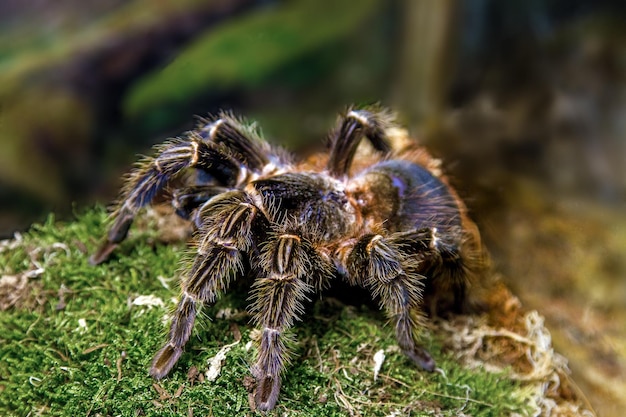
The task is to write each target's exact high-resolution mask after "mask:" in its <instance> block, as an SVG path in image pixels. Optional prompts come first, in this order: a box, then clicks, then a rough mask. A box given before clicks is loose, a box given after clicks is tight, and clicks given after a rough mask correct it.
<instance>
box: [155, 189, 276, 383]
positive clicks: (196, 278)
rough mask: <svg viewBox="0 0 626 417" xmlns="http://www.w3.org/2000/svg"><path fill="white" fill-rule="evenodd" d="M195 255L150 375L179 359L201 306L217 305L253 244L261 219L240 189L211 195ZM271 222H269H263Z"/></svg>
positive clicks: (163, 372) (240, 272) (158, 374)
mask: <svg viewBox="0 0 626 417" xmlns="http://www.w3.org/2000/svg"><path fill="white" fill-rule="evenodd" d="M203 212H204V213H205V215H206V216H205V217H204V220H205V221H204V223H203V224H202V229H201V230H200V233H199V234H198V236H200V240H199V241H198V242H197V248H196V256H195V259H194V261H193V264H192V266H191V269H190V271H189V273H188V274H187V276H186V278H185V279H183V281H182V284H181V287H182V288H181V298H180V301H179V303H178V306H177V308H176V310H175V312H174V315H173V317H172V323H171V325H170V331H169V335H168V341H167V343H166V344H165V346H163V348H162V349H161V350H159V352H157V354H156V355H155V357H154V360H153V361H152V367H151V368H150V375H152V376H153V377H154V378H156V379H161V378H163V377H164V376H165V375H167V374H168V372H169V371H170V370H171V369H172V367H173V366H174V364H175V363H176V362H177V361H178V359H179V358H180V355H181V354H182V352H183V347H184V345H185V344H186V343H187V341H188V340H189V337H190V335H191V331H192V330H193V325H194V321H195V317H196V314H197V312H198V308H199V307H200V306H201V305H203V304H206V305H213V304H214V303H215V301H216V300H217V297H218V296H219V295H220V294H221V293H223V292H224V291H225V290H226V289H227V288H228V286H229V284H230V282H231V281H232V280H234V279H236V278H238V277H240V276H242V275H243V274H244V273H245V271H244V269H245V268H244V255H245V254H246V253H247V252H248V251H249V249H250V247H251V245H252V232H251V230H252V228H253V227H254V223H255V221H256V220H258V219H260V220H261V221H262V220H263V216H262V214H261V215H258V214H259V211H258V209H257V208H256V207H255V206H254V204H253V203H252V201H251V200H250V199H249V198H248V196H247V195H246V194H245V193H244V192H242V191H230V192H227V193H224V194H221V195H219V196H217V197H215V198H213V199H212V200H211V201H210V202H209V203H207V205H206V206H205V207H203ZM265 227H267V226H265Z"/></svg>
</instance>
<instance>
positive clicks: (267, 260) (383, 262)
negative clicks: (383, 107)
mask: <svg viewBox="0 0 626 417" xmlns="http://www.w3.org/2000/svg"><path fill="white" fill-rule="evenodd" d="M398 131H399V130H398V129H397V128H395V127H394V126H393V122H392V120H391V118H390V116H389V115H388V114H387V113H386V112H384V111H380V110H377V109H363V110H355V109H350V110H348V111H347V112H346V113H345V114H343V115H342V116H340V118H339V121H338V125H337V127H336V128H335V129H334V130H333V132H332V133H331V135H330V141H329V142H330V149H329V151H328V153H327V154H322V155H318V156H316V157H314V158H310V159H309V160H305V161H302V162H295V161H294V160H293V159H292V157H291V156H290V155H288V154H287V153H286V152H284V151H282V150H280V149H278V148H274V147H271V146H270V145H269V144H267V143H266V142H265V141H263V140H262V139H261V138H260V136H259V135H258V134H257V133H256V131H255V130H254V129H253V128H251V127H250V126H246V125H245V124H243V123H242V122H240V121H238V120H237V119H235V118H233V117H232V116H231V115H229V114H220V115H219V116H218V117H216V118H214V119H212V120H208V121H204V124H203V125H202V126H201V127H200V128H198V129H197V130H195V131H192V132H189V133H188V134H187V135H186V137H184V138H183V139H177V140H174V141H171V142H167V143H166V144H164V145H161V146H159V147H157V148H156V155H155V156H154V157H152V158H148V159H146V160H145V161H143V162H142V163H140V164H139V166H138V168H137V169H136V170H135V171H133V173H132V174H131V175H130V176H129V178H128V180H127V183H126V184H127V185H126V187H125V188H124V191H123V193H122V198H121V200H120V203H119V205H118V209H117V210H116V211H115V212H114V214H113V219H114V222H113V225H112V227H111V229H110V231H109V233H108V236H107V240H106V242H105V244H104V245H103V246H102V247H101V248H100V250H99V251H98V252H97V253H96V254H95V255H94V256H93V257H92V259H91V261H92V263H94V264H97V263H100V262H102V261H104V260H105V259H106V258H107V257H108V256H109V254H110V253H111V251H112V250H113V249H114V248H115V246H116V245H117V244H118V243H119V242H121V241H122V240H123V239H124V238H125V237H126V234H127V233H128V230H129V227H130V225H131V223H132V221H133V218H134V217H135V215H136V214H137V212H138V211H139V209H141V208H142V207H143V206H145V205H147V204H150V203H151V202H152V200H153V199H154V198H155V196H156V195H158V194H159V193H161V192H162V191H163V190H164V189H165V188H167V187H168V184H172V183H173V182H172V181H173V180H174V179H178V178H183V180H182V183H183V184H184V185H183V186H181V187H179V188H176V189H174V190H173V191H172V196H173V205H174V207H175V208H176V211H177V213H178V214H179V215H181V216H183V217H185V218H188V219H190V220H192V221H193V222H194V224H195V226H196V228H197V232H196V235H195V245H194V246H193V247H194V260H193V262H192V263H191V265H190V266H189V268H188V270H187V273H186V274H185V275H184V276H183V277H182V279H181V297H180V301H179V303H178V306H177V308H176V310H175V312H174V315H173V319H172V322H171V326H170V331H169V334H168V337H167V342H166V344H165V345H164V347H163V348H162V349H161V350H160V351H159V352H158V353H157V354H156V355H155V358H154V360H153V362H152V367H151V370H150V374H151V375H152V376H154V377H155V378H157V379H160V378H163V377H164V376H165V375H167V374H168V372H169V371H170V370H171V369H172V367H173V366H174V365H175V363H176V361H177V360H178V359H179V357H180V355H181V354H182V352H183V347H184V346H185V344H186V343H187V341H188V340H189V337H190V335H191V332H192V329H193V325H194V320H195V317H196V314H197V312H198V310H199V308H200V307H201V306H202V305H211V304H213V303H214V302H215V301H216V299H217V297H218V296H219V294H220V293H222V292H224V291H226V290H227V288H228V286H229V284H230V283H231V282H232V281H233V280H235V279H238V278H241V277H243V276H251V277H252V279H253V283H252V287H251V292H250V299H251V300H252V302H251V305H250V307H249V311H250V313H251V315H252V321H253V322H254V324H255V325H256V326H257V327H258V328H259V329H260V331H261V336H260V340H259V341H258V354H257V357H256V362H255V364H254V365H253V366H252V368H251V371H252V374H253V375H254V377H255V379H256V382H257V387H256V394H255V400H256V405H257V407H258V408H259V409H260V410H270V409H272V408H274V406H275V404H276V402H277V399H278V395H279V392H280V385H281V373H282V372H283V371H284V369H285V366H286V365H287V363H288V361H289V356H290V355H289V349H288V343H286V342H287V341H288V340H290V335H289V329H290V328H291V327H292V326H293V324H294V322H295V321H297V320H299V319H300V318H301V316H302V314H303V312H304V306H305V303H306V302H308V301H310V300H311V298H312V297H313V295H314V294H315V293H318V292H320V291H321V290H322V289H324V288H326V287H327V286H329V285H330V284H331V283H332V281H333V280H336V279H343V280H345V281H347V282H348V283H350V284H352V285H359V286H361V287H364V288H366V289H368V290H369V291H370V292H371V294H372V296H373V297H375V298H376V299H377V300H378V301H379V303H380V306H381V308H382V309H384V310H385V312H386V313H387V315H388V317H389V318H390V319H391V320H392V322H393V324H394V326H395V333H396V337H397V340H398V344H399V346H400V348H401V350H402V351H403V352H404V353H405V354H406V355H407V356H408V357H409V358H410V359H411V360H412V361H413V362H415V363H416V364H417V365H418V366H419V367H421V368H423V369H425V370H428V371H432V370H433V369H434V367H435V363H434V361H433V359H432V358H431V356H430V354H429V353H428V352H427V351H426V350H425V349H424V348H423V347H421V346H420V344H419V342H418V338H419V330H420V327H421V324H422V321H423V320H425V313H426V312H427V311H428V310H429V308H426V307H429V303H430V310H431V312H432V311H434V310H436V309H437V308H439V306H440V305H443V306H446V308H448V307H451V308H456V309H460V308H462V306H463V305H464V303H465V301H466V288H467V287H468V285H469V284H470V279H471V277H472V274H473V271H474V270H476V269H477V267H478V265H479V262H478V258H479V253H480V244H479V239H478V236H477V233H476V232H475V229H474V227H473V224H472V223H471V222H470V221H469V220H468V219H467V216H466V214H465V208H464V206H463V204H462V203H461V202H460V200H459V199H458V197H457V196H456V194H455V192H454V191H453V190H452V189H451V188H450V187H449V186H448V185H447V183H446V181H445V178H443V177H441V176H440V175H439V173H438V172H437V166H436V164H435V163H434V160H433V159H432V158H430V157H429V156H428V155H427V154H426V153H425V152H424V151H423V150H422V149H421V148H419V147H417V146H416V145H414V144H411V143H409V144H408V145H407V144H405V146H398V145H397V144H395V147H394V146H393V145H394V144H393V143H392V140H391V139H392V136H394V135H397V132H398ZM363 138H367V139H368V141H369V143H370V145H371V147H372V148H373V149H371V150H370V152H369V153H367V152H361V153H359V152H358V149H357V148H358V147H359V144H360V142H361V141H362V139H363ZM189 170H195V171H196V172H197V173H198V175H197V176H196V178H195V180H185V177H184V176H183V173H185V172H187V171H189Z"/></svg>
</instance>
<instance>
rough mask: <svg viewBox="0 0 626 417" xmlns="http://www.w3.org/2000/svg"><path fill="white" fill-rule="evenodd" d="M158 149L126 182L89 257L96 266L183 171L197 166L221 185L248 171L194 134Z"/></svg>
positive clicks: (219, 148) (220, 148)
mask: <svg viewBox="0 0 626 417" xmlns="http://www.w3.org/2000/svg"><path fill="white" fill-rule="evenodd" d="M156 149H157V156H156V157H154V158H146V159H145V160H144V161H143V162H141V163H140V164H139V166H138V167H137V169H135V170H134V171H133V172H132V173H131V174H130V176H129V178H128V180H127V181H126V185H125V187H124V190H123V193H122V198H121V199H120V201H121V202H120V204H119V206H118V208H117V210H115V212H114V213H113V218H114V219H115V220H114V222H113V225H112V226H111V228H110V229H109V232H108V234H107V239H106V241H105V242H104V244H103V245H102V246H101V247H100V248H99V249H98V251H97V252H96V253H95V254H93V255H92V257H91V258H90V262H91V264H93V265H97V264H99V263H102V262H103V261H105V260H106V259H107V258H108V256H109V255H110V253H111V252H112V251H113V249H115V247H116V246H117V244H118V243H120V242H121V241H123V240H124V239H125V238H126V235H127V234H128V230H129V228H130V225H131V224H132V222H133V220H134V218H135V215H136V214H137V212H138V211H139V210H140V209H141V208H142V207H144V206H146V205H148V204H150V203H151V202H152V200H153V198H154V197H155V196H156V195H158V194H159V193H160V192H161V190H162V189H163V188H164V187H165V186H166V185H167V184H168V182H169V181H171V180H172V179H173V178H175V177H176V176H178V175H179V174H180V173H181V172H182V171H184V170H186V169H188V168H198V169H201V170H203V171H207V172H208V173H210V174H211V176H212V177H213V178H215V179H216V180H217V181H219V182H220V183H221V184H226V185H234V184H235V182H236V181H237V178H238V177H239V175H240V173H241V171H242V170H245V167H242V166H241V164H240V163H239V162H238V161H236V160H235V159H234V158H233V157H232V156H231V155H229V154H228V153H227V152H226V150H225V149H224V148H223V147H222V146H220V145H217V144H215V143H212V142H204V141H202V140H200V138H199V137H196V136H194V135H191V136H190V137H189V138H187V139H184V140H174V141H170V142H167V143H165V144H164V145H161V146H158V147H157V148H156Z"/></svg>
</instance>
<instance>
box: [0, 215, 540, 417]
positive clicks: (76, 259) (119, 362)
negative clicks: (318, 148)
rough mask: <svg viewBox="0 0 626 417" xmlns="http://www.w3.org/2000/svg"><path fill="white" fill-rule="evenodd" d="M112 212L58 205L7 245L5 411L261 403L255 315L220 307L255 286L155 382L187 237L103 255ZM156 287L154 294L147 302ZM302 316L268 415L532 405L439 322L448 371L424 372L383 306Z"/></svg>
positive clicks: (0, 340)
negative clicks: (57, 215) (457, 355)
mask: <svg viewBox="0 0 626 417" xmlns="http://www.w3.org/2000/svg"><path fill="white" fill-rule="evenodd" d="M105 224H106V213H105V211H104V209H102V208H96V209H94V210H89V211H86V212H85V213H82V214H80V215H78V216H77V219H76V220H75V221H73V222H69V223H59V222H56V221H55V220H54V218H52V217H50V219H49V220H48V221H47V222H46V223H45V224H43V225H36V226H33V228H32V229H31V230H30V231H29V232H28V233H26V234H24V235H23V236H21V237H19V238H18V239H17V240H12V241H5V242H3V244H2V245H1V246H0V271H1V272H2V280H1V282H0V284H1V285H0V288H2V291H1V292H0V298H1V299H0V302H2V303H3V304H1V307H2V308H3V311H0V329H1V331H0V415H3V416H26V415H30V416H34V415H68V416H119V415H121V416H174V415H183V416H189V415H194V416H200V415H203V416H238V415H254V414H255V413H257V412H254V411H251V408H250V403H249V393H248V391H247V389H246V383H247V382H248V381H249V379H248V378H247V377H248V375H249V366H250V363H251V361H252V360H253V356H254V347H253V348H249V344H248V342H249V341H250V338H251V330H252V328H251V326H250V324H249V323H248V317H247V315H246V314H245V313H240V314H237V313H235V314H230V315H226V318H223V317H222V318H218V317H216V316H220V315H219V314H218V312H220V311H222V312H223V311H228V310H227V309H231V310H230V311H231V312H232V311H235V312H236V311H239V312H244V311H245V298H246V292H245V289H244V288H239V289H238V288H233V291H231V292H230V293H229V294H228V295H227V296H225V297H223V298H222V299H221V300H220V301H219V302H218V304H217V305H216V306H214V307H212V308H208V309H205V311H204V313H205V315H204V316H203V317H200V319H199V320H198V322H197V324H196V328H195V331H194V335H193V337H192V340H191V341H190V342H189V344H188V345H187V348H186V353H185V354H183V356H182V358H181V360H180V361H179V363H178V364H177V366H176V367H175V369H174V370H173V371H172V372H171V374H170V375H169V376H168V377H167V378H166V379H165V380H163V381H161V382H155V381H154V380H153V379H152V378H151V377H149V375H148V372H147V370H148V367H149V365H150V361H151V358H152V355H153V354H154V353H155V352H156V351H157V350H158V349H159V348H160V346H161V344H162V343H163V341H164V337H165V332H166V330H167V316H168V314H169V312H170V310H171V308H172V307H173V306H174V303H175V298H176V297H177V296H178V292H177V285H176V276H177V273H178V271H179V261H180V259H181V256H182V255H183V253H184V252H185V245H184V243H179V244H168V245H166V244H162V243H159V241H158V236H157V233H156V232H155V231H146V232H141V231H135V232H134V234H131V237H130V238H129V239H128V240H127V241H126V242H125V243H124V244H122V245H121V246H120V247H119V248H118V250H117V252H116V254H115V255H114V258H113V259H112V260H111V261H109V262H108V263H105V264H103V265H100V266H97V267H94V266H91V265H89V263H88V255H89V253H90V252H92V251H93V250H94V249H95V247H96V246H97V244H98V242H99V240H100V238H101V236H103V234H104V231H105ZM24 283H26V285H23V284H24ZM12 285H13V287H11V286H12ZM148 295H150V296H153V297H155V298H151V299H149V300H152V304H155V305H150V303H148V304H146V303H142V302H140V301H142V300H143V301H145V300H146V299H145V298H138V297H140V296H148ZM157 298H158V299H159V300H162V301H163V305H158V304H159V303H158V301H157V302H155V300H157ZM209 317H210V319H209ZM220 317H221V316H220ZM296 327H297V328H296V330H295V333H296V334H295V335H296V337H297V338H298V340H299V343H298V344H297V345H296V349H295V350H296V356H294V361H293V363H292V365H291V366H290V367H289V370H288V371H287V372H286V374H285V376H284V383H283V387H282V392H281V397H280V400H279V403H278V406H277V408H276V410H275V411H274V412H272V413H269V415H290V416H311V415H315V416H335V415H350V414H352V415H368V416H369V415H373V416H390V415H394V416H397V415H443V416H448V415H449V416H455V415H463V414H464V415H472V416H501V415H510V414H516V413H519V414H527V413H528V406H527V405H525V401H526V400H527V399H526V400H525V398H524V395H522V394H521V392H523V390H522V389H521V385H520V383H517V382H514V381H512V380H511V379H510V378H508V377H507V375H506V373H491V372H486V371H484V370H480V369H478V370H476V369H474V370H469V369H466V368H464V367H463V366H462V365H461V364H460V363H458V362H457V361H456V360H455V359H454V358H453V352H442V349H441V346H442V344H443V342H442V340H440V335H438V333H437V331H436V330H433V331H427V332H426V334H425V343H426V345H427V346H428V347H429V349H430V351H431V352H432V354H433V355H434V356H435V359H436V360H437V363H438V366H439V367H440V368H441V369H442V372H439V373H438V372H435V373H425V372H421V371H419V370H418V369H416V368H415V367H414V366H412V365H411V363H410V362H409V361H408V360H407V359H406V358H405V357H404V356H403V355H402V354H401V353H400V352H398V349H397V347H396V345H395V339H394V337H393V329H392V328H391V327H390V326H388V325H386V324H385V320H384V318H383V317H382V315H380V313H379V312H378V311H375V309H372V308H370V307H365V306H363V307H356V306H346V305H344V304H342V303H340V302H336V301H333V300H332V299H329V298H324V299H322V300H319V301H317V302H315V303H314V304H313V306H312V307H311V308H310V311H309V312H308V314H307V316H306V318H305V319H304V320H303V322H302V323H299V324H298V325H297V326H296ZM239 339H240V342H239V343H237V344H235V345H233V346H232V348H231V349H230V351H228V353H227V354H226V358H225V360H224V361H223V363H222V367H221V373H220V374H219V376H218V377H217V379H215V380H214V381H213V382H211V381H209V380H208V379H206V378H205V377H204V374H205V373H206V371H207V369H208V368H209V361H210V359H211V358H213V357H214V356H215V355H216V354H217V352H218V351H219V350H220V349H221V348H222V347H224V346H225V345H228V344H233V343H234V342H236V341H237V340H239ZM381 349H383V350H384V351H385V353H386V359H385V361H384V363H383V365H382V369H381V371H380V373H379V375H378V378H377V379H376V380H375V379H374V371H373V366H374V361H373V356H374V353H375V352H377V351H379V350H381ZM196 370H197V372H195V371H196Z"/></svg>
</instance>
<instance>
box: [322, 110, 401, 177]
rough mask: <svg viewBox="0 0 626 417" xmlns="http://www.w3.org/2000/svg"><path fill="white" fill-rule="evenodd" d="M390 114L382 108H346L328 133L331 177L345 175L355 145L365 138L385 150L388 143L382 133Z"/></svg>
mask: <svg viewBox="0 0 626 417" xmlns="http://www.w3.org/2000/svg"><path fill="white" fill-rule="evenodd" d="M390 119H391V117H390V116H389V115H388V114H386V113H384V112H382V111H370V110H355V109H349V110H348V111H347V112H346V114H345V115H342V116H341V117H340V119H339V125H338V126H337V128H336V129H335V130H334V131H333V132H332V133H331V137H330V142H331V149H330V157H329V159H328V166H327V168H328V171H329V172H330V174H331V175H333V176H335V177H341V176H344V175H346V174H348V171H349V170H350V166H351V165H352V160H353V159H354V155H355V153H356V150H357V147H358V146H359V143H360V142H361V139H363V137H364V136H365V137H367V138H368V139H369V141H370V142H371V143H372V145H373V146H374V148H375V149H377V150H379V151H382V152H389V151H390V150H391V146H390V144H389V142H388V139H387V134H386V133H385V131H386V129H387V127H388V125H389V124H390Z"/></svg>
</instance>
